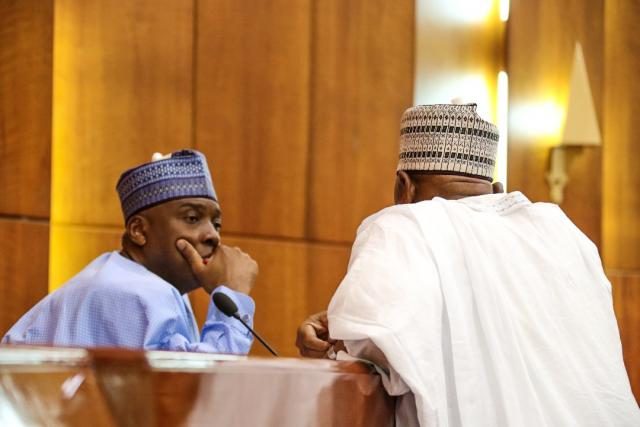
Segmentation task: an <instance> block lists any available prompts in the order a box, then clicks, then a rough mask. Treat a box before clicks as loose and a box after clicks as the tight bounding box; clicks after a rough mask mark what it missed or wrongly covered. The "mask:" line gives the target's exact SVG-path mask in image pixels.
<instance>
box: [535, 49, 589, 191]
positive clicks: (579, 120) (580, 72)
mask: <svg viewBox="0 0 640 427" xmlns="http://www.w3.org/2000/svg"><path fill="white" fill-rule="evenodd" d="M600 143H601V137H600V129H599V127H598V118H597V116H596V111H595V108H594V106H593V98H592V96H591V88H590V85H589V76H588V75H587V67H586V65H585V62H584V55H583V53H582V47H581V46H580V43H576V47H575V52H574V58H573V69H572V71H571V86H570V87H569V104H568V107H567V115H566V120H565V124H564V131H563V133H562V139H561V140H560V145H558V146H556V147H553V148H552V149H551V155H550V161H549V172H548V173H547V182H548V183H549V189H550V198H551V201H552V202H553V203H557V204H560V203H562V201H563V200H564V187H565V186H566V185H567V182H568V181H569V176H568V175H567V172H566V164H567V159H568V157H569V156H570V153H572V154H574V153H575V152H579V151H582V150H583V149H584V148H585V147H596V146H599V145H600Z"/></svg>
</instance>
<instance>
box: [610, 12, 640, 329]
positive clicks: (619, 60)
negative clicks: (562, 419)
mask: <svg viewBox="0 0 640 427" xmlns="http://www.w3.org/2000/svg"><path fill="white" fill-rule="evenodd" d="M605 19H606V24H605V25H606V27H605V31H606V32H605V37H606V57H605V59H606V61H605V64H606V65H605V67H606V73H605V75H606V80H605V82H606V83H605V84H606V92H605V118H604V166H603V168H604V169H603V177H602V178H603V187H604V198H603V229H604V230H603V234H604V248H603V249H604V258H605V264H606V266H607V267H608V268H616V269H634V270H638V269H640V191H638V188H639V187H640V167H638V157H639V156H640V145H638V117H639V116H640V105H639V104H638V98H640V81H638V69H640V42H639V38H638V20H639V19H640V3H639V2H637V1H634V2H629V1H622V0H607V2H606V14H605ZM638 336H639V337H640V335H638Z"/></svg>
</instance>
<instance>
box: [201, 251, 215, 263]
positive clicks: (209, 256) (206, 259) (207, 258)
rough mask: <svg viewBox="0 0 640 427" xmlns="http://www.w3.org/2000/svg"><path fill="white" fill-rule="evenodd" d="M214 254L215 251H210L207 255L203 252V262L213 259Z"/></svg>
mask: <svg viewBox="0 0 640 427" xmlns="http://www.w3.org/2000/svg"><path fill="white" fill-rule="evenodd" d="M212 256H213V252H209V253H208V254H207V255H202V254H201V255H200V257H202V262H203V263H204V264H207V263H208V262H209V261H210V260H211V257H212Z"/></svg>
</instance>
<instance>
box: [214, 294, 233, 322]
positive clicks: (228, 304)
mask: <svg viewBox="0 0 640 427" xmlns="http://www.w3.org/2000/svg"><path fill="white" fill-rule="evenodd" d="M213 303H214V304H215V305H216V307H218V310H220V311H221V312H223V313H224V314H226V315H227V316H229V317H233V315H234V314H236V313H237V312H238V306H237V305H236V303H235V302H233V300H232V299H231V298H229V297H228V296H227V295H226V294H223V293H222V292H216V293H214V294H213Z"/></svg>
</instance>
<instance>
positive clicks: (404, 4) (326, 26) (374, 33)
mask: <svg viewBox="0 0 640 427" xmlns="http://www.w3.org/2000/svg"><path fill="white" fill-rule="evenodd" d="M413 4H414V2H413V1H409V0H402V1H397V2H387V1H383V0H375V1H371V0H354V1H348V2H345V1H341V0H326V1H319V2H315V3H314V23H313V26H314V31H313V51H312V53H313V64H314V66H313V71H312V81H311V90H312V107H311V110H312V122H311V154H310V155H311V163H310V167H311V170H310V172H309V173H310V189H309V194H308V198H309V200H308V204H309V206H308V209H309V212H308V221H309V222H308V236H310V237H311V238H314V239H321V240H333V241H343V242H345V241H346V242H350V241H352V240H353V238H354V236H355V231H356V227H357V226H358V224H359V223H360V222H361V221H362V220H363V219H364V218H365V217H366V216H368V215H370V214H372V213H373V212H375V211H377V210H379V209H381V208H383V207H385V206H388V205H390V204H391V203H392V201H393V182H394V174H395V167H396V165H397V156H398V140H399V131H398V129H399V128H400V125H399V123H400V115H401V114H402V112H403V111H404V109H406V108H408V107H409V106H410V105H411V100H412V93H413V84H412V82H413V46H414V42H413V37H414V32H413V27H414V15H413V7H414V6H413Z"/></svg>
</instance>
